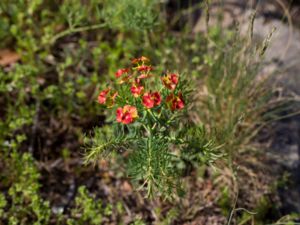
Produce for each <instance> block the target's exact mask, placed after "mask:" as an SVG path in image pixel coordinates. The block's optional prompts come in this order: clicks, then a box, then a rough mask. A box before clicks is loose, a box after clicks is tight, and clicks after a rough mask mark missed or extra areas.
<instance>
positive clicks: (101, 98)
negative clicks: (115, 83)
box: [98, 88, 118, 107]
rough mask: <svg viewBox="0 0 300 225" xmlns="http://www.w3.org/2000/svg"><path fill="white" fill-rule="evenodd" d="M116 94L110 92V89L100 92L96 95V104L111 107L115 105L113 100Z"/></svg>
mask: <svg viewBox="0 0 300 225" xmlns="http://www.w3.org/2000/svg"><path fill="white" fill-rule="evenodd" d="M117 95H118V92H111V90H110V88H107V89H105V90H104V91H101V92H100V93H99V95H98V102H99V104H101V105H106V106H107V107H112V106H113V105H114V103H115V98H116V97H117Z"/></svg>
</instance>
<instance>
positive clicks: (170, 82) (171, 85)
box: [161, 73, 178, 90]
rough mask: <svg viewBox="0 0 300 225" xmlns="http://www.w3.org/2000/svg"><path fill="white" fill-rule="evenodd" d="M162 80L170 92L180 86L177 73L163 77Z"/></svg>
mask: <svg viewBox="0 0 300 225" xmlns="http://www.w3.org/2000/svg"><path fill="white" fill-rule="evenodd" d="M161 80H162V82H163V84H164V86H165V87H166V88H168V89H170V90H174V89H175V88H176V85H177V84H178V76H177V75H176V74H175V73H172V74H168V75H166V76H163V77H162V78H161Z"/></svg>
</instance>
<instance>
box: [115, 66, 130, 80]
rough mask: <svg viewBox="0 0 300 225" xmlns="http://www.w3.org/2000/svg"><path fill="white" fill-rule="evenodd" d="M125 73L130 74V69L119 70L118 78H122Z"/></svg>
mask: <svg viewBox="0 0 300 225" xmlns="http://www.w3.org/2000/svg"><path fill="white" fill-rule="evenodd" d="M124 73H129V69H128V68H125V69H118V71H117V72H116V73H115V75H116V78H119V77H121V76H122V75H123V74H124Z"/></svg>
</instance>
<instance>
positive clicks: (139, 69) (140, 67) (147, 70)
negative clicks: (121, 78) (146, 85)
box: [137, 65, 153, 72]
mask: <svg viewBox="0 0 300 225" xmlns="http://www.w3.org/2000/svg"><path fill="white" fill-rule="evenodd" d="M137 70H138V71H140V72H143V71H145V72H149V71H151V70H153V67H152V66H146V65H141V66H138V67H137Z"/></svg>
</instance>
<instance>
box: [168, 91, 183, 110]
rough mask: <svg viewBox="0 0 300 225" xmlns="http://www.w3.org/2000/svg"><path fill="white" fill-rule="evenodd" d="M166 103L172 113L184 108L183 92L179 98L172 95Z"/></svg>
mask: <svg viewBox="0 0 300 225" xmlns="http://www.w3.org/2000/svg"><path fill="white" fill-rule="evenodd" d="M166 102H167V104H168V106H169V107H170V108H171V110H172V111H174V110H176V109H183V108H184V100H183V97H182V94H181V92H180V93H179V94H178V95H177V96H176V95H174V94H173V93H171V94H170V95H169V96H168V97H167V99H166Z"/></svg>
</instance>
